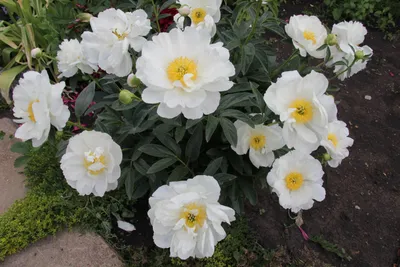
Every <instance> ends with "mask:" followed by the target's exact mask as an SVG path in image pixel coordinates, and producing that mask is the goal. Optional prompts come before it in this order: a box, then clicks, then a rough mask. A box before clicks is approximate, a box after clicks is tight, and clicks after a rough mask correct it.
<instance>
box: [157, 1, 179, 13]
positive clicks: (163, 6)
mask: <svg viewBox="0 0 400 267" xmlns="http://www.w3.org/2000/svg"><path fill="white" fill-rule="evenodd" d="M175 2H176V0H168V1H165V2H164V3H163V4H162V5H161V8H160V11H163V10H164V9H166V8H168V7H170V6H171V5H173V4H175Z"/></svg>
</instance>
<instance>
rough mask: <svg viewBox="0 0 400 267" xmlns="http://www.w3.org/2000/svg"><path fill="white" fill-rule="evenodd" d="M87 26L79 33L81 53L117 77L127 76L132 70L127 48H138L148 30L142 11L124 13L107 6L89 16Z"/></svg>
mask: <svg viewBox="0 0 400 267" xmlns="http://www.w3.org/2000/svg"><path fill="white" fill-rule="evenodd" d="M90 26H91V27H92V31H93V32H84V33H83V34H82V39H83V40H82V45H83V51H84V55H85V56H86V58H87V59H88V61H89V62H90V64H92V65H98V66H99V67H100V68H102V69H103V70H105V71H106V72H107V73H111V74H115V75H117V76H119V77H124V76H127V75H128V74H129V73H130V72H131V71H132V58H131V55H130V53H129V51H128V49H129V47H132V48H133V49H134V50H135V51H137V52H139V51H141V49H142V46H143V44H144V43H145V42H146V39H145V38H144V37H143V36H146V35H147V34H148V33H149V31H150V29H151V26H150V20H149V19H148V18H147V14H146V12H145V11H144V10H142V9H138V10H135V11H134V12H126V13H124V12H123V11H121V10H119V9H118V10H116V9H114V8H110V9H107V10H105V11H103V12H100V13H99V15H98V17H97V18H96V17H93V18H91V19H90Z"/></svg>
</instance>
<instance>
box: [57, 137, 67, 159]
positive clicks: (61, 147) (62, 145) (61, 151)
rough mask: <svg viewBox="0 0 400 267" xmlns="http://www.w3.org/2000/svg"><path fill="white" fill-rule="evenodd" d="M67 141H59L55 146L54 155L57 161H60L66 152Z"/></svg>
mask: <svg viewBox="0 0 400 267" xmlns="http://www.w3.org/2000/svg"><path fill="white" fill-rule="evenodd" d="M68 143H69V140H61V141H60V142H59V143H58V144H57V153H56V157H57V158H58V159H61V157H62V156H64V154H65V151H66V150H67V146H68Z"/></svg>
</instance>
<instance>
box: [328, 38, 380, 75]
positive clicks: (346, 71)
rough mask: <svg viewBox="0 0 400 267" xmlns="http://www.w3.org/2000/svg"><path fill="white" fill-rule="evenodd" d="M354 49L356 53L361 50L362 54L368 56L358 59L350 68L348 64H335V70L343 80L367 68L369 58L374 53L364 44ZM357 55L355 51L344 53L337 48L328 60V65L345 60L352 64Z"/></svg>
mask: <svg viewBox="0 0 400 267" xmlns="http://www.w3.org/2000/svg"><path fill="white" fill-rule="evenodd" d="M353 49H354V51H355V52H356V53H357V52H358V53H360V52H361V53H362V55H364V56H366V57H367V58H366V59H357V60H356V61H355V63H354V65H353V66H351V67H350V68H348V67H347V66H346V65H343V64H335V68H334V70H333V72H334V73H336V74H337V75H338V79H339V80H341V81H344V80H345V79H346V78H350V77H351V76H353V75H354V74H357V73H359V72H360V71H362V70H363V69H365V68H366V67H367V63H368V61H369V58H370V57H371V56H372V55H373V50H372V49H371V48H370V47H369V46H367V45H364V46H363V47H353ZM355 57H356V55H355V54H354V52H351V53H344V52H340V51H339V50H336V52H335V53H333V54H332V60H331V61H330V62H328V64H327V65H328V66H331V65H332V64H334V63H336V62H339V61H345V62H347V64H348V65H349V66H350V65H351V64H352V63H353V61H354V59H355Z"/></svg>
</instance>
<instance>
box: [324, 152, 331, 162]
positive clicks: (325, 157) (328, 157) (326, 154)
mask: <svg viewBox="0 0 400 267" xmlns="http://www.w3.org/2000/svg"><path fill="white" fill-rule="evenodd" d="M323 157H324V160H325V161H330V160H331V159H332V157H331V156H330V155H329V154H328V153H325V154H324V155H323Z"/></svg>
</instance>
